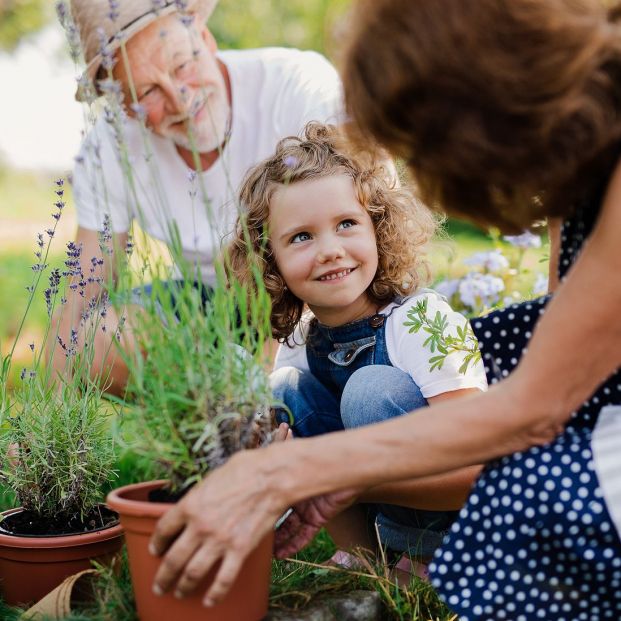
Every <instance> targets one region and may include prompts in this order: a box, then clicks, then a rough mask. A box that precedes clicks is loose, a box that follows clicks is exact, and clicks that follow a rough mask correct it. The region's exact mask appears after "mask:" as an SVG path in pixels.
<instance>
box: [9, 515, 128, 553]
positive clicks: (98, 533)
mask: <svg viewBox="0 0 621 621" xmlns="http://www.w3.org/2000/svg"><path fill="white" fill-rule="evenodd" d="M108 509H111V507H108ZM111 510H112V511H114V509H111ZM19 511H23V509H22V508H21V507H17V508H15V509H8V510H7V511H2V515H12V514H13V513H17V512H19ZM122 533H123V527H122V526H121V523H120V520H119V519H118V518H117V521H116V522H114V523H112V524H108V525H107V526H102V527H101V528H96V529H94V530H88V531H84V532H81V533H70V534H64V535H14V534H12V533H8V532H1V531H0V546H5V547H8V548H73V547H78V546H83V545H85V544H88V543H94V542H98V541H108V540H109V539H115V538H117V537H118V536H119V535H121V534H122Z"/></svg>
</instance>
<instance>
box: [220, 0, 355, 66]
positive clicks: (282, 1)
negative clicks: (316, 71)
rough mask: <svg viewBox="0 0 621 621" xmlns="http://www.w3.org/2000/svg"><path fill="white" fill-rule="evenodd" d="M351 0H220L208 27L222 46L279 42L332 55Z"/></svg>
mask: <svg viewBox="0 0 621 621" xmlns="http://www.w3.org/2000/svg"><path fill="white" fill-rule="evenodd" d="M351 1H352V0H246V2H243V3H242V2H239V0H220V3H219V4H218V7H217V8H216V11H215V12H214V14H213V16H212V18H211V19H210V20H209V27H210V29H211V31H212V32H213V34H214V35H215V37H216V40H217V41H218V44H219V46H220V47H221V48H222V49H226V48H252V47H264V46H274V45H277V46H280V45H282V46H286V47H298V48H301V49H313V50H317V51H319V52H322V53H324V54H327V55H328V56H332V55H333V54H332V52H333V50H334V49H335V41H336V40H337V39H338V37H339V34H338V33H339V30H340V26H341V24H342V20H343V18H344V15H345V12H346V9H347V8H348V7H349V5H350V4H351ZM242 4H243V8H242Z"/></svg>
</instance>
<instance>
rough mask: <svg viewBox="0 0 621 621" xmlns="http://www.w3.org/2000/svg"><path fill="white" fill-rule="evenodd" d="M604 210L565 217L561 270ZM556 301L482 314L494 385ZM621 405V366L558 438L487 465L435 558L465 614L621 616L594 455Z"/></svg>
mask: <svg viewBox="0 0 621 621" xmlns="http://www.w3.org/2000/svg"><path fill="white" fill-rule="evenodd" d="M596 204H599V201H597V202H596ZM596 216H597V208H596V209H593V208H590V209H589V208H588V207H587V206H585V207H584V208H581V209H578V210H577V212H576V213H575V215H574V216H573V217H572V219H571V220H568V221H567V222H565V223H564V225H563V229H562V249H561V256H560V265H559V273H560V276H561V277H563V276H564V274H565V273H566V271H567V270H568V268H569V267H570V265H571V264H572V263H573V261H575V259H576V257H577V255H578V253H579V251H580V248H581V247H582V244H583V242H584V240H585V239H586V237H587V236H588V234H589V233H590V231H591V229H592V226H593V223H594V220H595V218H596ZM548 299H549V298H548V297H545V298H540V299H538V300H535V301H530V302H526V303H524V304H516V305H513V306H510V307H508V308H506V309H503V310H501V311H496V312H494V313H491V314H490V315H487V316H486V317H484V318H482V319H479V320H475V321H474V322H473V328H474V330H475V333H476V334H477V337H478V338H479V342H480V346H481V351H482V354H483V361H484V364H485V370H486V373H487V377H488V380H489V382H490V383H494V382H497V381H499V380H500V379H502V378H504V377H506V376H507V375H509V373H511V371H512V370H513V369H514V368H515V367H516V365H517V364H518V361H519V359H520V357H521V356H523V355H524V354H525V353H526V352H527V349H528V341H529V339H530V337H531V335H532V331H533V328H534V325H535V323H536V321H537V319H538V318H539V317H540V316H541V314H542V313H543V312H545V308H546V303H547V301H548ZM620 403H621V373H619V372H617V373H616V374H615V375H613V376H612V377H611V378H609V379H608V381H607V382H605V383H604V384H603V385H602V386H601V387H600V388H599V389H598V391H597V392H596V393H595V394H594V395H593V396H592V397H591V398H590V399H589V400H588V401H587V402H586V403H584V404H583V405H582V407H581V408H580V409H579V410H578V411H576V412H575V413H574V414H573V416H572V419H571V421H570V423H569V424H568V426H567V428H566V430H565V432H564V433H563V434H562V435H561V436H560V437H559V438H558V439H556V440H555V441H554V442H552V443H551V444H548V445H546V446H544V447H534V448H531V449H530V450H527V451H524V452H522V453H516V454H514V455H511V456H508V457H504V458H502V459H500V460H497V461H495V462H492V463H490V464H489V465H488V466H487V467H486V468H485V470H484V471H483V473H482V475H481V476H480V478H479V480H478V481H477V483H476V484H475V486H474V489H473V492H472V494H471V496H470V498H469V500H468V502H467V504H466V506H465V507H464V508H463V509H462V511H461V512H460V515H459V518H458V520H457V521H456V522H455V524H454V525H453V527H452V529H451V532H450V534H449V535H448V537H447V539H446V540H445V543H444V545H443V546H442V548H441V549H440V550H439V551H438V552H437V554H436V557H435V559H434V562H433V563H432V564H431V566H430V572H431V577H432V583H433V585H434V587H435V588H436V589H437V590H438V591H439V593H440V595H441V596H442V598H443V599H444V600H445V601H446V602H447V604H448V605H449V606H450V607H451V609H452V610H454V611H455V612H456V613H457V614H458V615H459V619H460V621H483V620H485V621H499V620H503V619H506V620H508V621H531V620H532V619H544V620H546V621H600V620H603V619H611V620H614V621H619V620H621V541H620V539H619V535H618V533H617V531H616V529H615V527H614V525H613V524H612V521H611V519H610V516H609V514H608V511H607V509H606V505H605V503H604V501H603V499H602V492H601V489H600V487H599V483H598V480H597V475H596V474H595V471H594V466H593V456H592V453H591V435H592V430H593V427H594V425H595V422H596V419H597V415H598V413H599V410H600V409H601V408H602V407H603V406H604V405H608V404H620ZM499 415H500V414H499ZM620 450H621V447H620Z"/></svg>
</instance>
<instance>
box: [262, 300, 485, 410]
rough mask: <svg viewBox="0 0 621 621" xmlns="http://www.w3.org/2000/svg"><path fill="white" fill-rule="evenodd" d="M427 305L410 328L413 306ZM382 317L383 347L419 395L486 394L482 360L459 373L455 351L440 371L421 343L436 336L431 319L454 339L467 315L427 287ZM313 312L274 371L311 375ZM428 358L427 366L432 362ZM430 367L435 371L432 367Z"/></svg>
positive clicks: (461, 355)
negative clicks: (309, 337) (308, 350)
mask: <svg viewBox="0 0 621 621" xmlns="http://www.w3.org/2000/svg"><path fill="white" fill-rule="evenodd" d="M419 303H425V304H426V311H425V313H424V317H426V321H425V322H423V325H421V327H420V328H419V329H418V331H413V330H412V329H413V328H414V327H415V325H416V324H417V323H418V321H419V320H420V315H419V314H418V313H417V312H416V308H417V304H419ZM380 313H381V314H383V315H386V316H387V318H386V322H385V326H386V327H385V330H386V349H387V351H388V357H389V358H390V362H391V363H392V365H393V366H394V367H396V368H398V369H401V370H402V371H405V372H406V373H408V374H409V375H410V376H411V377H412V379H413V380H414V382H415V383H416V385H417V386H418V387H419V388H420V390H421V392H422V395H423V397H425V398H426V399H427V398H429V397H435V396H437V395H439V394H442V393H444V392H450V391H453V390H460V389H462V388H478V389H479V390H482V391H485V390H487V380H486V378H485V369H484V368H483V364H482V363H481V361H480V360H479V361H476V362H475V361H474V360H473V361H472V362H470V363H469V364H468V365H467V366H466V369H465V372H463V370H462V367H463V365H464V362H465V357H466V355H467V354H466V353H462V352H461V351H455V352H453V353H450V354H449V355H448V356H446V357H444V359H443V362H442V365H441V367H438V364H437V362H439V361H436V364H435V365H434V362H433V359H434V358H435V357H436V356H438V355H440V353H441V352H439V351H438V350H437V349H436V351H434V352H432V351H431V347H430V344H427V345H425V341H426V340H427V339H428V338H429V337H430V336H431V334H432V333H431V332H429V331H427V330H425V327H428V328H430V329H431V330H432V331H435V333H436V334H437V333H438V330H435V329H434V321H438V320H442V318H445V327H444V331H443V334H444V337H445V339H446V337H447V336H450V337H454V338H458V337H459V335H460V333H462V332H461V331H463V330H464V329H466V328H467V327H468V326H469V324H468V320H467V319H466V317H464V316H463V315H462V314H461V313H458V312H456V311H454V310H453V309H452V308H451V307H450V306H449V304H448V303H447V302H446V300H445V299H444V298H443V297H442V296H440V295H439V294H437V293H436V292H435V291H432V290H430V289H423V290H420V291H419V292H417V293H416V294H415V295H412V296H410V297H407V298H405V299H404V300H403V302H401V303H392V304H389V305H388V306H386V307H385V308H383V309H382V310H381V311H380ZM312 317H313V316H312V314H311V313H306V314H305V315H304V317H303V319H302V321H301V322H300V323H299V324H298V326H297V327H296V329H295V332H294V334H293V337H292V338H290V339H289V341H290V342H291V343H292V344H291V345H288V344H282V345H280V347H279V348H278V352H277V354H276V360H275V363H274V369H279V368H281V367H296V368H298V369H300V370H302V371H307V372H310V369H309V365H308V359H307V356H306V345H305V344H304V340H305V334H306V333H307V332H308V324H309V321H310V320H311V319H312ZM430 360H431V362H430ZM432 367H434V368H433V369H432Z"/></svg>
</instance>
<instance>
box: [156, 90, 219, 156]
mask: <svg viewBox="0 0 621 621" xmlns="http://www.w3.org/2000/svg"><path fill="white" fill-rule="evenodd" d="M197 100H198V101H197V102H196V103H193V104H192V106H191V107H190V109H191V110H197V109H199V108H200V107H201V106H202V105H203V101H204V102H205V106H206V107H205V109H204V110H203V113H202V115H203V117H202V119H201V120H200V122H196V121H195V120H194V119H193V117H192V116H188V115H187V114H182V115H176V116H174V117H168V118H167V119H166V120H165V122H164V123H163V124H162V126H161V127H160V128H159V131H158V134H160V136H162V137H164V138H169V139H170V140H172V141H173V142H174V143H175V144H176V145H177V146H179V147H181V148H183V149H187V150H188V151H193V150H196V151H197V152H198V153H209V151H213V150H215V149H217V148H218V147H219V146H220V145H221V144H222V143H223V142H224V140H225V138H226V135H227V132H228V129H229V116H230V107H229V105H228V102H227V101H226V99H224V98H220V97H213V96H212V97H208V98H207V99H206V100H205V99H204V98H203V97H202V96H201V95H200V94H199V95H198V96H197ZM214 100H215V101H214ZM180 122H185V125H186V127H184V128H183V129H177V128H174V129H173V128H172V126H173V125H174V124H175V123H180Z"/></svg>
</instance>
